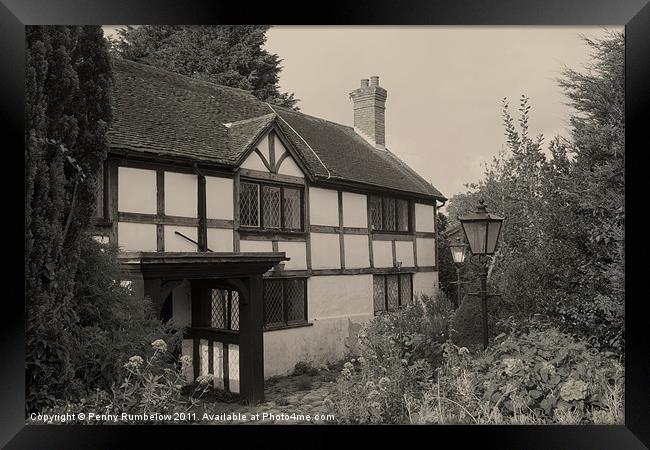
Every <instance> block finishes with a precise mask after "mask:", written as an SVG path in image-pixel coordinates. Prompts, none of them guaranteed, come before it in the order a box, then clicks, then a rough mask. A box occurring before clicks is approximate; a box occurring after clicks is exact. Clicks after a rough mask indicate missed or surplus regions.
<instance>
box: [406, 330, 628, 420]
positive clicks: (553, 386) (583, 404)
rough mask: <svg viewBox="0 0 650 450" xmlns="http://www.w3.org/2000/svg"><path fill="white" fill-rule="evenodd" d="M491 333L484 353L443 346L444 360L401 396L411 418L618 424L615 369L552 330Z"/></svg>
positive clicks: (618, 371)
mask: <svg viewBox="0 0 650 450" xmlns="http://www.w3.org/2000/svg"><path fill="white" fill-rule="evenodd" d="M530 328H531V329H528V330H525V331H519V332H513V333H511V334H510V335H505V334H502V335H500V336H497V338H496V339H495V343H494V344H493V345H492V346H491V347H490V348H488V350H486V351H485V352H482V353H478V354H472V353H471V352H470V351H469V350H468V349H467V348H465V347H457V346H455V345H453V344H451V343H447V344H445V346H444V347H445V350H444V351H445V354H444V364H442V366H441V367H440V368H439V369H438V370H437V376H436V378H435V380H433V381H432V382H431V383H430V384H429V385H428V386H427V388H426V390H427V393H426V394H425V395H423V396H420V397H413V398H409V399H408V400H407V403H408V404H409V411H410V417H411V421H412V422H413V423H439V424H441V423H619V424H620V423H622V422H623V367H622V365H621V364H620V363H619V362H618V361H617V359H616V358H612V356H613V355H612V354H607V353H597V352H595V351H593V350H592V349H590V348H588V347H587V346H586V345H585V344H584V343H582V342H576V341H575V340H574V339H573V338H572V337H571V336H569V335H567V334H564V333H561V332H559V331H558V330H556V329H553V328H546V329H536V327H535V325H533V326H531V327H530Z"/></svg>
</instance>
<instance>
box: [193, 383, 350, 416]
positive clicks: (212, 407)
mask: <svg viewBox="0 0 650 450" xmlns="http://www.w3.org/2000/svg"><path fill="white" fill-rule="evenodd" d="M337 375H338V373H337V372H328V371H321V372H319V373H318V374H315V375H306V374H303V375H292V376H286V377H277V378H271V379H269V380H267V381H266V382H265V386H264V396H265V402H264V403H262V404H259V405H255V406H249V405H243V404H240V403H237V402H220V401H214V400H207V399H206V401H204V402H202V403H201V405H200V407H199V411H200V412H199V411H197V416H203V414H207V416H203V417H202V420H201V422H202V423H204V424H210V425H228V424H258V425H268V424H278V425H281V424H283V425H290V424H326V423H328V422H330V423H331V422H333V416H332V415H331V412H330V411H328V409H327V407H326V405H325V404H324V403H323V402H324V400H325V398H327V397H328V396H329V395H330V394H331V392H332V390H333V389H334V387H335V380H336V376H337ZM328 415H329V417H328Z"/></svg>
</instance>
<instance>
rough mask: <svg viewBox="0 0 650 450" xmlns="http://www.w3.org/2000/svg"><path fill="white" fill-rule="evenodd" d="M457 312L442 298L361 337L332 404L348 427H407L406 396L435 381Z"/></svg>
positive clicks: (379, 323)
mask: <svg viewBox="0 0 650 450" xmlns="http://www.w3.org/2000/svg"><path fill="white" fill-rule="evenodd" d="M452 311H453V308H452V306H451V304H450V303H449V302H448V300H447V299H446V298H445V297H444V296H443V295H439V296H438V298H436V299H433V298H429V297H426V296H423V297H422V298H420V299H417V300H416V301H415V303H414V304H413V305H410V306H406V307H405V308H403V309H400V310H398V311H396V312H393V313H386V314H382V315H380V316H377V317H375V318H374V319H373V320H371V321H370V322H369V323H368V324H367V325H366V327H365V328H364V330H363V331H362V333H361V334H360V335H359V356H358V357H356V358H353V359H352V360H351V361H349V362H346V363H345V364H344V366H343V369H342V371H341V376H340V377H339V379H338V381H337V387H336V390H335V392H334V394H333V395H332V397H331V398H330V399H329V400H328V401H327V402H326V403H327V405H328V406H329V409H331V410H332V412H334V413H335V415H336V419H337V420H338V421H340V422H342V423H349V424H361V423H403V422H404V421H405V420H406V417H407V416H406V415H407V409H406V404H405V402H404V399H405V396H407V395H408V396H416V397H417V396H418V393H420V392H422V386H423V384H424V383H425V382H426V381H427V380H428V379H430V378H431V377H432V375H433V369H432V368H433V367H434V366H435V365H436V364H438V363H439V361H440V358H441V356H442V343H443V342H444V341H445V340H446V339H447V337H448V333H449V326H448V323H449V318H450V316H451V315H452Z"/></svg>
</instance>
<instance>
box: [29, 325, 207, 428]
mask: <svg viewBox="0 0 650 450" xmlns="http://www.w3.org/2000/svg"><path fill="white" fill-rule="evenodd" d="M173 338H175V336H173ZM169 350H170V348H169V346H168V344H167V343H166V342H165V341H164V340H163V339H156V340H155V341H153V342H152V343H151V345H150V347H149V351H148V352H147V354H148V355H149V356H144V357H143V356H140V355H137V354H136V355H133V356H131V357H129V358H128V359H126V361H125V362H124V363H123V364H122V365H121V368H122V369H123V371H124V374H125V375H124V378H123V379H122V380H121V382H120V383H113V384H112V385H111V386H110V388H109V389H108V390H104V389H99V388H96V389H95V390H94V391H92V392H89V393H88V395H87V396H86V397H84V398H81V399H78V400H64V399H57V400H56V401H55V402H54V405H53V406H52V407H48V408H45V409H44V410H43V411H42V413H43V414H47V415H50V416H53V415H55V414H61V415H64V414H66V413H69V414H75V413H76V414H78V413H79V412H85V413H86V412H93V413H95V414H96V415H97V416H102V415H104V416H106V417H117V422H119V423H138V422H142V423H166V422H168V421H170V420H173V419H172V418H173V417H174V414H183V413H187V412H189V411H190V410H191V409H192V408H193V407H195V405H196V404H197V402H198V400H199V399H200V398H201V397H203V396H204V395H205V394H207V393H213V389H212V384H213V380H214V377H213V375H211V374H208V375H203V376H200V377H198V378H197V379H196V381H195V382H193V383H187V381H186V380H185V378H184V377H183V375H182V370H178V369H179V367H180V368H183V367H185V366H188V365H190V364H192V358H191V357H189V356H187V355H185V356H182V357H180V358H176V356H175V355H174V354H173V352H170V351H169ZM123 414H126V416H125V417H123ZM142 414H147V415H149V416H150V417H151V416H154V415H156V414H157V415H158V419H156V420H149V419H142V420H140V419H138V417H139V416H140V415H142ZM185 417H186V418H187V421H190V417H191V416H189V415H188V416H185ZM87 419H89V418H88V417H86V418H85V419H84V420H79V419H78V418H77V419H76V420H75V421H74V422H75V423H91V424H107V423H108V424H111V423H116V421H114V420H111V419H107V420H103V419H102V420H95V419H93V420H87ZM180 419H181V420H183V416H180Z"/></svg>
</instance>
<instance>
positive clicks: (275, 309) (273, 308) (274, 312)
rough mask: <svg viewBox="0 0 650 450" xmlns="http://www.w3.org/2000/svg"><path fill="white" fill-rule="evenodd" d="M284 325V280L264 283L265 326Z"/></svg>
mask: <svg viewBox="0 0 650 450" xmlns="http://www.w3.org/2000/svg"><path fill="white" fill-rule="evenodd" d="M282 323H284V318H283V313H282V280H265V281H264V325H266V326H269V325H281V324H282Z"/></svg>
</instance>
